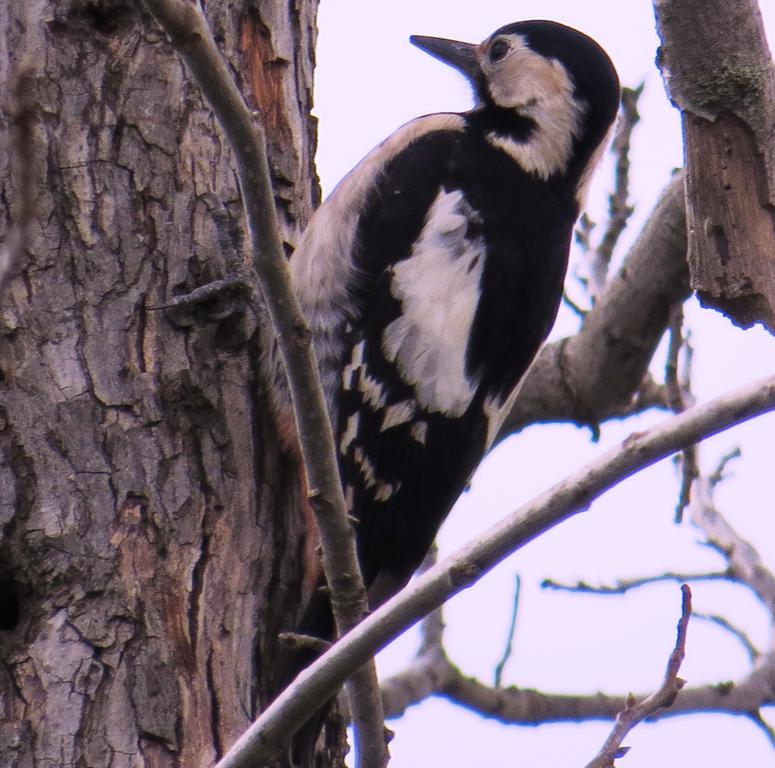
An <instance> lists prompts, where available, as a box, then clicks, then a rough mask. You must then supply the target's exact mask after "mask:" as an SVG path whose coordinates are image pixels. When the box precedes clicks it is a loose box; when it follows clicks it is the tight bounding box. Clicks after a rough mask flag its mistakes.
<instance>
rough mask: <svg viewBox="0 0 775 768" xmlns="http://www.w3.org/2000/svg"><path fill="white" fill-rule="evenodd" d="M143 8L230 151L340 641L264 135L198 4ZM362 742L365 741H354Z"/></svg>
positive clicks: (343, 590) (371, 674) (371, 681)
mask: <svg viewBox="0 0 775 768" xmlns="http://www.w3.org/2000/svg"><path fill="white" fill-rule="evenodd" d="M143 2H144V3H145V5H146V7H147V8H148V10H149V11H150V12H151V13H152V14H153V16H154V18H155V19H156V20H157V21H158V23H159V24H160V25H161V26H162V28H163V29H164V31H165V32H166V33H167V35H168V36H169V38H170V40H171V42H172V44H173V46H174V47H175V49H176V50H177V52H178V53H179V54H180V55H181V57H182V58H183V59H184V61H185V62H186V64H187V66H188V68H189V70H190V72H191V74H192V76H193V77H194V80H195V81H196V83H197V85H198V86H199V87H200V89H201V90H202V93H203V94H204V96H205V98H206V99H207V101H208V102H209V104H210V106H211V107H212V109H213V112H214V114H215V116H216V118H217V119H218V122H219V124H220V126H221V128H222V129H223V132H224V134H225V135H226V138H227V139H228V141H229V144H230V145H231V148H232V150H233V152H234V156H235V160H236V164H237V173H238V175H239V181H240V187H241V189H242V199H243V204H244V207H245V213H246V217H247V222H248V230H249V232H250V240H251V245H252V251H253V266H254V269H255V271H256V274H257V276H258V280H259V283H260V285H261V289H262V291H263V294H264V298H265V300H266V305H267V308H268V312H269V315H270V318H271V321H272V325H273V327H274V330H275V332H276V333H277V338H278V344H279V348H280V352H281V355H282V358H283V361H284V363H285V370H286V374H287V377H288V384H289V388H290V391H291V397H292V400H293V408H294V417H295V420H296V427H297V432H298V436H299V442H300V445H301V452H302V455H303V458H304V465H305V469H306V472H307V479H308V488H309V489H310V498H311V500H312V502H313V504H312V506H313V509H314V510H315V516H316V520H317V524H318V529H319V531H320V539H321V543H322V550H323V552H322V563H323V570H324V572H325V575H326V579H327V581H328V586H329V589H330V590H331V603H332V605H333V609H334V615H335V618H336V623H337V627H338V629H339V632H340V634H342V633H344V632H346V631H347V630H348V629H350V628H351V627H353V626H354V625H355V624H357V622H358V621H359V620H360V619H361V617H362V616H363V615H364V614H365V613H366V611H367V599H366V591H365V588H364V584H363V578H362V576H361V573H360V568H359V565H358V558H357V555H356V550H355V539H354V536H353V531H352V526H351V524H350V522H349V521H348V518H347V515H346V510H345V503H344V496H343V494H342V487H341V483H340V481H339V471H338V467H337V462H336V454H335V451H334V443H333V435H332V431H331V424H330V422H329V418H328V411H327V409H326V405H325V401H324V399H323V392H322V389H321V386H320V377H319V374H318V367H317V362H316V360H315V355H314V351H313V349H312V343H311V338H310V333H309V329H308V328H307V326H306V324H305V322H304V317H303V315H302V312H301V308H300V306H299V303H298V300H297V299H296V296H295V294H294V292H293V289H292V287H291V283H290V279H289V275H288V269H287V264H286V260H285V256H284V253H283V248H282V242H281V239H280V233H279V229H278V222H277V212H276V210H275V206H274V198H273V194H272V186H271V182H270V176H269V167H268V164H267V156H266V141H265V135H264V131H263V128H262V126H261V124H260V122H259V121H258V119H257V115H255V114H252V113H251V112H250V111H249V110H248V108H247V106H246V105H245V102H244V100H243V98H242V96H241V94H240V92H239V90H238V89H237V86H236V85H235V83H234V80H233V79H232V77H231V75H230V74H229V71H228V69H227V68H226V64H225V62H224V60H223V57H222V56H221V55H220V53H219V51H218V49H217V47H216V45H215V41H214V40H213V38H212V34H211V32H210V29H209V27H208V25H207V22H206V21H205V18H204V16H203V15H202V13H201V11H200V10H199V6H198V4H195V3H191V2H188V1H187V0H143ZM357 671H358V667H354V668H353V669H352V670H351V672H352V673H356V672H357ZM357 677H358V680H359V682H358V688H359V691H358V695H357V696H356V697H355V698H356V699H357V700H358V701H362V702H364V703H365V705H366V708H365V710H366V711H364V709H363V708H362V707H359V708H358V709H357V710H356V711H355V719H356V723H357V725H358V726H361V728H360V730H361V733H360V734H359V736H360V737H361V738H360V739H359V742H360V743H361V745H362V749H361V750H360V757H361V764H362V765H369V766H382V765H384V763H385V746H384V737H383V725H382V712H381V701H380V697H379V687H378V684H377V675H376V669H375V667H374V665H373V663H371V664H370V665H368V666H367V667H366V668H365V670H363V671H361V672H360V673H358V676H357ZM343 682H344V681H343ZM313 711H314V710H313ZM310 714H312V712H310ZM366 735H368V738H363V737H364V736H366Z"/></svg>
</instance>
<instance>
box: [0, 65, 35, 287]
mask: <svg viewBox="0 0 775 768" xmlns="http://www.w3.org/2000/svg"><path fill="white" fill-rule="evenodd" d="M33 83H34V71H33V69H32V67H30V66H24V67H22V68H21V70H20V72H19V74H18V76H17V78H16V83H15V84H14V88H13V116H12V118H11V120H12V123H13V126H14V133H13V145H12V157H14V159H15V162H14V165H15V168H16V174H15V175H16V179H17V184H16V190H15V191H16V194H15V197H14V202H15V203H16V205H15V206H14V207H15V213H16V215H15V221H13V226H12V227H11V228H10V231H9V234H8V237H7V239H6V242H5V243H2V244H0V295H2V294H3V293H5V290H6V288H7V287H8V284H9V283H10V282H11V280H12V279H13V278H14V277H15V275H16V273H17V272H18V270H19V267H20V266H21V264H22V260H23V259H24V254H25V252H26V250H27V249H28V248H29V246H30V239H31V229H32V222H33V219H34V216H35V179H34V168H35V162H34V160H35V159H34V155H33V151H32V145H33V123H34V120H35V113H36V104H35V102H34V100H33V98H32V85H33Z"/></svg>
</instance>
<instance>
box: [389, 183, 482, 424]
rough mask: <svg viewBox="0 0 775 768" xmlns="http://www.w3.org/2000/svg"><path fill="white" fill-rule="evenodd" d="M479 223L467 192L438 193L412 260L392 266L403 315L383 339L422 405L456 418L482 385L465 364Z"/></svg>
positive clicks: (477, 277)
mask: <svg viewBox="0 0 775 768" xmlns="http://www.w3.org/2000/svg"><path fill="white" fill-rule="evenodd" d="M476 217H477V214H476V213H475V211H474V210H473V209H472V208H471V207H470V206H469V205H468V203H467V202H466V201H465V199H464V197H463V193H462V192H461V191H460V190H454V191H452V192H447V191H446V190H444V189H443V188H442V189H441V190H440V191H439V194H438V195H437V197H436V199H435V201H434V202H433V205H432V206H431V208H430V210H429V211H428V215H427V217H426V220H425V226H424V227H423V230H422V232H421V234H420V237H419V239H418V240H417V242H416V243H415V244H414V247H413V248H412V254H411V256H410V257H409V258H408V259H406V260H404V261H400V262H398V263H397V264H396V265H395V266H394V267H393V277H392V282H391V292H392V293H393V296H394V297H395V298H396V299H398V300H399V301H400V302H401V309H402V314H401V316H400V317H399V318H398V319H396V320H394V321H393V322H392V323H390V324H389V325H388V326H387V328H386V329H385V331H384V333H383V336H382V351H383V353H384V355H385V358H386V359H387V360H388V361H389V362H392V363H395V365H396V366H397V367H398V370H399V372H400V374H401V378H402V379H403V380H404V381H405V382H406V383H407V384H409V385H410V386H412V387H414V390H415V398H416V400H417V403H418V405H420V406H421V407H422V408H425V409H426V410H428V411H440V412H442V413H444V414H445V415H447V416H450V417H458V416H461V415H462V414H463V413H464V412H465V411H466V409H467V408H468V406H469V405H470V404H471V401H472V400H473V397H474V394H475V392H476V387H477V384H478V382H476V381H473V380H472V379H471V378H469V376H468V374H467V373H466V361H465V356H466V350H467V348H468V339H469V337H470V333H471V326H472V325H473V321H474V316H475V314H476V309H477V306H478V304H479V296H480V293H481V289H480V282H481V277H482V270H483V265H484V253H485V246H484V242H483V241H482V240H481V238H475V239H472V240H469V239H468V238H467V237H466V231H467V227H468V223H469V222H470V221H475V220H476Z"/></svg>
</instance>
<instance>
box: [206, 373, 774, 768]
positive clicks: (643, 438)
mask: <svg viewBox="0 0 775 768" xmlns="http://www.w3.org/2000/svg"><path fill="white" fill-rule="evenodd" d="M774 409H775V376H770V377H767V378H765V379H763V380H760V381H757V382H754V383H753V384H749V385H748V386H746V387H743V388H741V389H739V390H737V391H735V392H733V393H731V394H727V395H724V396H722V397H719V398H716V399H714V400H711V401H710V402H708V403H705V404H702V405H698V406H694V407H692V408H689V409H687V410H686V411H684V412H683V413H681V414H679V415H677V416H674V417H672V418H670V419H668V420H667V421H665V422H663V423H662V424H661V425H658V426H656V427H654V428H652V429H650V430H648V431H647V432H643V433H638V434H633V435H631V436H630V437H629V438H627V439H626V440H625V441H624V442H623V443H622V444H621V445H620V446H618V447H617V448H613V449H611V450H609V451H607V452H605V453H604V454H603V455H602V456H600V457H598V458H597V459H595V460H594V461H592V462H590V463H588V464H587V465H585V466H584V467H582V468H580V469H579V470H577V471H576V472H574V473H573V474H572V475H570V476H568V477H567V478H566V479H565V480H563V481H561V482H560V483H558V484H556V485H554V486H553V487H552V488H550V489H549V490H547V491H546V492H544V493H543V494H541V495H540V496H538V497H537V498H535V499H534V500H533V501H531V502H529V503H528V504H526V505H524V506H523V507H521V508H520V509H518V510H517V511H516V512H514V513H513V514H511V515H509V516H508V517H507V518H505V519H504V520H503V521H501V522H500V523H498V524H496V525H495V526H493V527H492V528H490V529H489V530H487V531H485V532H484V533H483V534H481V535H480V536H479V537H477V538H476V539H474V540H473V541H472V542H470V543H469V544H468V545H466V546H465V547H463V548H462V549H461V550H460V551H458V552H457V553H455V554H453V555H451V556H450V557H448V558H446V559H445V560H444V561H442V562H441V563H439V564H438V565H436V566H434V567H433V568H431V569H430V570H429V571H428V572H427V573H425V574H424V575H423V576H421V577H420V578H418V579H417V580H416V581H415V582H413V583H412V584H410V585H409V586H408V587H407V588H406V589H404V590H403V591H402V592H401V593H399V594H398V595H396V596H395V597H393V598H392V599H391V600H389V601H388V602H387V603H385V604H384V605H383V606H381V607H380V608H378V609H377V610H376V611H375V612H374V613H372V614H371V615H370V616H369V617H367V618H366V619H364V621H363V622H361V623H360V624H359V625H358V626H357V627H355V628H354V629H353V630H352V631H351V632H349V633H348V634H347V635H346V636H345V637H343V638H341V639H340V640H339V641H338V642H337V643H336V644H335V645H334V647H333V648H332V649H331V650H330V651H329V652H328V653H326V654H325V655H324V656H322V657H321V658H320V659H318V660H317V661H316V662H315V663H314V664H312V665H311V666H310V667H308V668H307V669H306V670H304V672H302V673H301V674H300V675H299V677H298V678H297V679H296V680H295V681H294V683H293V684H292V685H291V686H289V687H288V688H287V689H286V690H285V691H284V692H283V693H282V694H281V695H280V696H279V697H278V698H277V700H276V701H275V702H274V703H273V704H272V705H271V706H270V707H269V708H268V709H267V710H266V711H265V712H264V713H263V714H262V715H261V717H260V718H259V719H258V720H257V721H256V722H255V723H254V724H253V725H252V726H251V727H250V728H249V729H248V731H246V732H245V733H244V734H243V736H242V737H241V738H240V740H239V742H238V744H237V748H236V749H234V750H233V751H231V752H230V753H229V754H227V755H226V756H225V757H224V759H223V760H222V761H221V762H220V763H219V764H218V766H217V768H247V766H249V765H253V764H259V765H260V764H261V763H262V761H266V760H268V759H270V758H271V757H272V755H273V754H274V753H276V752H277V751H278V750H279V749H280V748H281V747H282V745H283V744H284V743H285V741H286V740H287V738H288V736H289V734H290V733H292V732H293V730H294V729H295V727H297V726H298V725H299V724H300V723H302V722H304V721H305V720H306V719H307V718H308V717H309V716H310V715H311V714H312V712H313V711H314V708H315V707H316V706H317V703H310V701H311V700H312V701H313V702H322V701H325V700H326V699H327V698H328V697H330V696H332V695H333V694H334V693H335V691H336V690H337V688H338V687H339V686H340V685H341V684H342V682H343V681H344V680H345V679H346V678H347V676H348V675H349V674H350V673H351V672H352V670H353V669H355V668H357V667H358V666H360V665H361V664H363V663H364V662H365V661H367V660H368V659H369V658H370V657H371V656H373V654H374V653H376V652H377V651H378V650H380V649H381V648H382V647H384V646H385V645H386V644H387V643H388V642H390V640H392V639H393V638H394V637H396V636H397V635H398V634H399V633H401V632H402V631H403V630H405V629H406V628H407V627H409V626H411V625H412V624H414V623H415V622H416V621H418V620H419V619H420V618H422V617H423V616H424V615H426V614H427V613H429V612H431V611H432V610H433V609H434V608H437V607H438V606H440V605H441V604H442V603H443V602H444V601H445V600H447V599H449V598H450V597H451V596H452V595H454V594H456V593H458V592H460V591H461V590H463V589H465V588H466V587H469V586H471V585H472V584H473V583H475V582H476V581H477V580H478V579H479V578H481V577H482V576H483V575H484V574H485V573H487V572H488V571H489V570H491V569H492V568H493V567H494V566H495V565H497V564H498V563H499V562H501V560H503V559H504V558H506V557H507V556H508V555H509V554H511V553H512V552H514V551H515V550H517V549H519V548H520V547H522V546H524V545H525V544H526V543H527V542H529V541H531V540H532V539H534V538H536V537H537V536H539V535H540V534H542V533H544V532H545V531H547V530H548V529H550V528H552V527H554V526H555V525H557V524H559V523H560V522H562V521H563V520H566V519H567V518H569V517H571V516H572V515H574V514H576V513H578V512H581V511H583V510H585V509H587V508H588V507H589V505H590V504H591V503H592V501H593V500H594V499H596V498H597V497H598V496H600V495H601V494H602V493H604V492H605V491H606V490H607V489H609V488H610V487H611V486H613V485H615V484H616V483H619V482H621V481H622V480H624V479H625V478H627V477H630V476H631V475H633V474H635V473H636V472H638V471H640V470H641V469H643V468H644V467H647V466H650V465H651V464H653V463H654V462H656V461H659V460H660V459H663V458H666V457H667V456H670V455H671V454H673V453H675V452H676V451H678V450H680V449H681V448H682V447H684V446H685V445H689V444H691V443H694V442H699V441H700V440H702V439H704V438H707V437H709V436H711V435H714V434H717V433H719V432H722V431H723V430H725V429H728V428H729V427H732V426H734V425H735V424H739V423H740V422H742V421H745V420H747V419H750V418H753V417H754V416H757V415H760V414H762V413H765V412H767V411H771V410H774ZM302 694H307V695H306V696H302Z"/></svg>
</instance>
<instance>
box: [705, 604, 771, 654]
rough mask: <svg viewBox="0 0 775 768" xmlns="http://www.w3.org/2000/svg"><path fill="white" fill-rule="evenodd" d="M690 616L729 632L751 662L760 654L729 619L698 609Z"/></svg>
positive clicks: (745, 635)
mask: <svg viewBox="0 0 775 768" xmlns="http://www.w3.org/2000/svg"><path fill="white" fill-rule="evenodd" d="M692 616H694V618H695V619H700V620H701V621H707V622H709V623H711V624H715V625H716V626H719V627H721V628H722V629H723V630H725V631H726V632H729V634H730V635H732V636H733V637H734V638H735V639H736V640H738V641H739V643H740V644H741V645H742V646H743V648H745V652H746V653H747V654H748V658H749V659H750V660H751V663H753V662H755V661H756V659H758V658H759V656H760V655H761V652H760V651H759V649H758V648H757V647H756V646H755V645H754V644H753V642H752V641H751V638H750V637H748V635H747V634H746V633H745V632H743V630H742V629H740V628H739V627H736V626H735V625H734V624H732V622H730V621H729V619H725V618H724V617H723V616H718V615H717V614H715V613H699V612H698V611H693V612H692Z"/></svg>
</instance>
